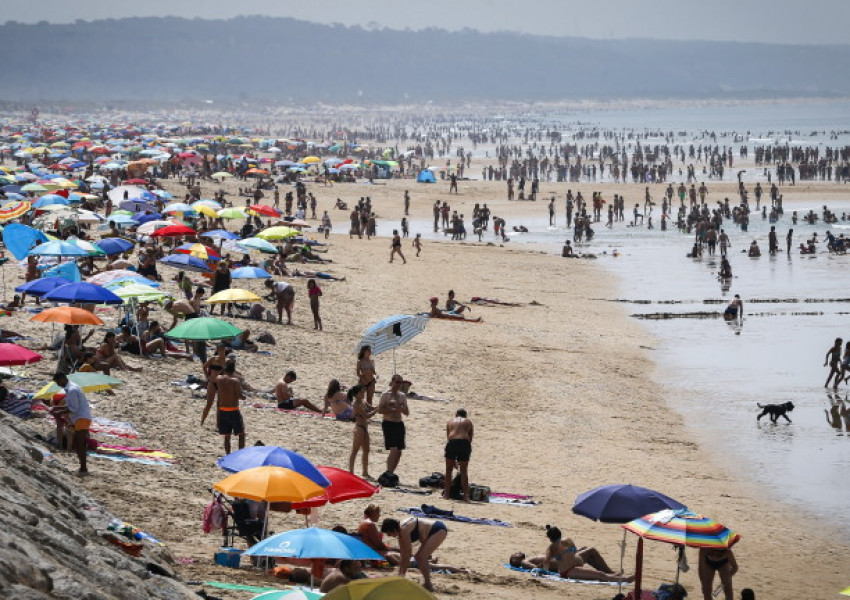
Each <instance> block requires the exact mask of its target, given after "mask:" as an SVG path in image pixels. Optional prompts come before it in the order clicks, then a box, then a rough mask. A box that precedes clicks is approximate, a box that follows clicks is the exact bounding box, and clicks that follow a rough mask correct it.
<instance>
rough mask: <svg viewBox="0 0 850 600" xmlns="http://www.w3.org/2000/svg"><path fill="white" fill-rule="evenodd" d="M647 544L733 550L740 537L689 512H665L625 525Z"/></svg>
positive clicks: (712, 521)
mask: <svg viewBox="0 0 850 600" xmlns="http://www.w3.org/2000/svg"><path fill="white" fill-rule="evenodd" d="M623 528H624V529H627V530H629V531H631V532H632V533H636V534H637V535H639V536H640V537H642V538H646V539H648V540H657V541H659V542H667V543H668V544H678V545H680V546H690V547H692V548H730V547H731V546H732V545H733V544H735V543H736V542H737V541H738V540H739V539H741V536H739V535H738V534H737V533H734V532H733V531H732V530H731V529H729V528H728V527H725V526H723V525H721V524H720V523H718V522H717V521H715V520H713V519H710V518H708V517H704V516H702V515H697V514H694V513H692V512H691V511H689V510H669V509H668V510H662V511H659V512H656V513H652V514H651V515H646V516H644V517H641V518H639V519H635V520H634V521H630V522H628V523H626V524H625V525H623Z"/></svg>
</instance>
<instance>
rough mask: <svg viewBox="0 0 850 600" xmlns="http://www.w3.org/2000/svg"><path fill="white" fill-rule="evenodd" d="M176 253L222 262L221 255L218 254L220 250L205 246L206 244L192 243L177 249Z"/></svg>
mask: <svg viewBox="0 0 850 600" xmlns="http://www.w3.org/2000/svg"><path fill="white" fill-rule="evenodd" d="M174 252H176V253H178V254H188V255H190V256H194V257H195V258H200V259H202V260H221V254H219V253H218V250H216V249H215V248H213V247H211V246H205V245H204V244H193V243H191V242H190V243H188V244H183V245H182V246H179V247H177V248H175V249H174Z"/></svg>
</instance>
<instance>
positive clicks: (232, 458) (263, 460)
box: [216, 446, 331, 488]
mask: <svg viewBox="0 0 850 600" xmlns="http://www.w3.org/2000/svg"><path fill="white" fill-rule="evenodd" d="M216 464H218V466H219V467H221V468H222V469H224V470H225V471H231V472H234V473H239V472H240V471H244V470H246V469H253V468H254V467H283V468H284V469H289V470H291V471H295V472H296V473H298V474H299V475H303V476H304V477H306V478H307V479H309V480H310V481H312V482H313V483H315V484H316V485H318V486H321V487H323V488H326V487H328V486H329V485H331V482H330V480H328V478H327V477H325V475H324V474H323V473H322V472H321V470H320V469H319V468H317V467H316V465H314V464H313V463H312V462H310V460H309V459H308V458H307V457H305V456H302V455H301V454H298V453H297V452H293V451H292V450H287V449H286V448H281V447H280V446H249V447H247V448H242V449H241V450H237V451H236V452H231V453H230V454H228V455H226V456H222V457H221V458H219V459H218V460H217V461H216Z"/></svg>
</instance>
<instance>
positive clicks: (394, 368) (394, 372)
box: [393, 348, 397, 375]
mask: <svg viewBox="0 0 850 600" xmlns="http://www.w3.org/2000/svg"><path fill="white" fill-rule="evenodd" d="M396 373H397V371H396V366H395V348H393V375H395V374H396Z"/></svg>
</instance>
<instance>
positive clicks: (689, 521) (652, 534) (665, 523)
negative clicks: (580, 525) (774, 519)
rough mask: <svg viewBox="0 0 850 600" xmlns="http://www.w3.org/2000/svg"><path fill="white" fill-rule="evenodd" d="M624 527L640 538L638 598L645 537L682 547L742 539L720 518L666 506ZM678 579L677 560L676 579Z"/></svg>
mask: <svg viewBox="0 0 850 600" xmlns="http://www.w3.org/2000/svg"><path fill="white" fill-rule="evenodd" d="M622 527H623V529H625V530H626V531H631V532H632V533H634V534H636V535H637V536H638V538H639V539H638V547H637V556H636V560H635V594H634V595H635V598H640V597H641V579H642V575H643V540H644V539H648V540H656V541H659V542H666V543H668V544H674V545H676V546H679V547H680V548H681V547H684V546H690V547H692V548H731V547H732V546H733V545H734V544H736V543H737V542H738V540H740V539H741V536H739V535H738V534H736V533H733V532H732V531H731V530H730V529H728V528H727V527H725V526H723V525H721V524H720V523H718V522H717V521H714V520H713V519H710V518H708V517H704V516H702V515H698V514H695V513H693V512H691V511H689V510H687V509H680V510H671V509H665V510H662V511H659V512H656V513H652V514H650V515H646V516H643V517H640V518H638V519H635V520H633V521H630V522H628V523H625V524H624V525H622ZM678 581H679V569H678V563H677V569H676V582H677V583H678Z"/></svg>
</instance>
